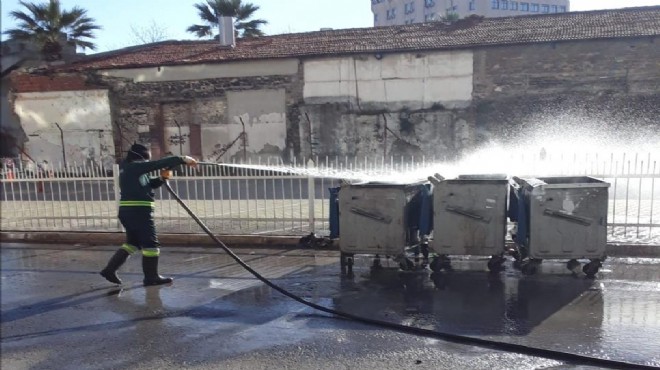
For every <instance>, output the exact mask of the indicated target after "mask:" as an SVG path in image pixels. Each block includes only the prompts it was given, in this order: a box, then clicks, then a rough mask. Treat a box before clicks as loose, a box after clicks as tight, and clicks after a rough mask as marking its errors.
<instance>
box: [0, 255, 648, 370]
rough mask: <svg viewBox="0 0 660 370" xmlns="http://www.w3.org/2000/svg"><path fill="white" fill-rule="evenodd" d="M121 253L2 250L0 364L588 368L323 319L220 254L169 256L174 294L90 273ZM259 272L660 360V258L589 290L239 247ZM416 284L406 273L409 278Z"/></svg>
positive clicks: (337, 302) (126, 275) (451, 322)
mask: <svg viewBox="0 0 660 370" xmlns="http://www.w3.org/2000/svg"><path fill="white" fill-rule="evenodd" d="M114 249H115V247H113V246H87V245H30V244H7V243H3V244H2V247H1V249H0V251H1V257H2V259H1V261H2V265H1V267H2V269H1V279H2V290H1V291H0V294H1V297H0V298H1V301H2V306H1V307H2V312H1V319H2V320H1V324H0V325H1V329H2V330H1V334H0V335H1V336H0V345H1V350H2V358H1V361H2V363H1V364H0V365H1V366H2V368H3V369H63V368H66V369H125V368H130V369H155V368H158V369H182V368H185V369H217V368H230V369H285V368H289V369H386V370H387V369H403V368H405V369H408V368H410V369H440V368H441V369H466V368H469V369H489V370H492V369H531V368H537V369H538V368H580V369H585V368H596V367H590V366H587V365H585V364H581V363H567V362H563V361H558V360H551V359H545V358H541V357H535V356H528V355H524V354H518V353H508V352H502V351H498V350H495V349H490V348H481V347H476V346H470V345H464V344H458V343H450V342H446V341H443V340H439V339H437V338H432V337H421V336H415V335H410V334H404V333H402V332H397V331H392V330H387V329H383V328H380V327H375V326H369V325H364V324H360V323H357V322H352V321H348V320H343V319H337V318H333V317H330V316H329V315H327V314H325V313H319V312H316V311H314V310H312V309H311V308H308V307H306V306H303V305H301V304H299V303H297V302H294V301H292V300H290V299H289V298H287V297H284V296H283V295H281V294H279V293H277V292H275V291H273V290H272V289H271V288H268V287H267V286H265V285H263V284H262V283H260V282H259V281H258V280H256V279H254V278H253V277H251V276H250V275H249V274H248V273H247V272H246V271H245V270H243V269H242V268H241V267H240V266H238V265H236V264H235V263H234V262H233V261H232V260H230V259H229V257H228V256H227V255H226V254H225V253H224V252H223V251H221V250H218V249H213V248H208V249H201V248H191V247H173V248H164V249H163V254H162V257H161V273H165V274H171V275H172V276H173V277H174V278H175V282H174V284H173V285H171V286H163V287H149V288H144V287H142V286H141V279H142V274H141V268H140V263H139V258H132V259H130V260H129V261H128V262H127V264H126V265H125V266H124V268H122V270H121V274H120V275H121V277H122V278H123V279H124V281H125V284H124V286H122V287H121V288H119V287H116V286H113V285H111V284H109V283H107V282H105V281H104V280H103V279H102V278H101V277H100V276H99V275H98V274H97V271H98V270H99V269H100V268H101V267H102V265H103V264H104V263H105V261H106V260H107V259H108V258H109V257H110V255H111V254H112V252H113V251H114ZM237 251H238V252H239V254H240V256H241V257H242V258H244V259H245V260H246V261H247V262H248V263H249V264H250V265H251V266H252V267H253V268H254V269H256V270H258V271H260V272H262V273H263V274H264V275H265V276H267V277H268V278H270V279H272V280H273V281H274V282H276V283H277V284H279V285H281V286H283V287H284V288H286V289H288V290H290V291H291V292H293V293H295V294H298V295H300V296H302V297H304V298H305V299H307V300H310V301H312V302H315V303H318V304H321V305H324V306H327V307H332V308H335V309H340V310H344V311H347V312H350V313H354V314H358V315H362V316H367V317H371V318H377V319H382V320H388V321H391V322H396V323H401V324H405V325H411V326H418V327H423V328H428V329H434V330H440V331H446V332H450V333H454V334H460V335H468V336H473V337H479V338H486V339H491V340H495V341H502V342H510V343H521V344H525V345H527V346H532V347H539V348H547V349H554V350H559V351H566V352H571V353H578V354H583V355H588V356H595V357H603V358H610V359H615V360H620V361H627V362H630V363H638V364H647V365H655V366H660V353H659V352H658V351H657V348H658V338H660V283H658V281H660V268H659V267H660V260H657V259H656V260H648V259H647V260H644V259H610V260H608V261H607V262H606V264H605V266H604V267H603V269H602V270H601V272H600V273H599V274H598V276H597V278H596V279H595V280H589V279H585V278H584V276H573V275H571V274H570V273H569V272H568V271H567V270H566V269H565V267H564V263H559V262H552V261H545V262H544V263H543V265H542V271H541V272H540V273H539V274H537V275H534V276H521V275H520V274H519V272H518V271H516V270H514V269H511V268H510V266H509V265H508V264H507V267H508V268H507V270H506V271H505V272H502V273H501V274H498V275H489V274H488V273H486V271H485V270H486V261H485V260H481V259H469V260H457V261H454V268H455V271H454V272H453V273H451V274H447V275H445V276H444V277H443V278H442V279H440V280H438V281H436V283H437V284H434V283H433V282H432V281H431V280H430V279H427V276H426V275H424V274H421V275H415V276H420V280H419V281H420V282H421V285H415V286H416V288H415V289H410V288H409V287H410V286H412V285H411V284H409V283H407V282H408V281H409V280H407V279H405V278H404V279H403V280H402V278H401V276H400V275H399V273H398V272H397V271H396V270H395V269H390V268H388V267H389V266H393V265H395V264H388V263H385V264H384V265H385V267H386V269H385V270H382V271H380V272H378V273H374V274H371V273H370V269H369V266H370V263H371V261H370V259H369V258H366V257H360V258H358V259H357V264H356V266H355V272H356V276H355V277H354V278H353V279H349V278H345V277H344V278H342V277H341V276H340V273H339V259H338V253H337V252H334V251H315V250H283V249H260V248H257V247H254V248H242V249H240V250H237ZM406 276H408V275H406Z"/></svg>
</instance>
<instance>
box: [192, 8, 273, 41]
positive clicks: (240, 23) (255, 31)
mask: <svg viewBox="0 0 660 370" xmlns="http://www.w3.org/2000/svg"><path fill="white" fill-rule="evenodd" d="M195 8H197V10H198V11H199V17H200V18H201V19H202V21H204V22H205V23H206V25H198V24H195V25H192V26H190V27H188V29H187V31H188V32H191V33H194V34H195V35H196V36H197V37H200V38H201V37H207V36H213V35H214V33H215V32H214V30H217V29H218V24H219V18H220V17H223V16H224V17H233V18H234V28H235V29H236V34H237V35H238V36H241V37H256V36H263V35H264V32H263V31H261V30H260V29H259V27H261V26H262V25H264V24H267V23H268V22H267V21H265V20H263V19H252V20H248V19H249V18H251V17H252V16H253V15H254V13H255V12H256V11H257V10H259V7H258V6H256V5H254V4H251V3H243V2H242V1H241V0H206V2H205V3H198V4H195ZM216 37H217V36H216Z"/></svg>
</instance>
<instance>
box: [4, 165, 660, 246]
mask: <svg viewBox="0 0 660 370" xmlns="http://www.w3.org/2000/svg"><path fill="white" fill-rule="evenodd" d="M658 155H660V153H659V154H655V153H654V154H651V153H646V154H644V155H641V154H632V155H630V154H625V153H621V154H616V155H615V154H612V155H608V156H604V157H603V156H600V157H599V156H598V155H588V154H581V155H562V156H561V158H552V157H551V156H547V157H545V158H539V157H535V156H532V155H527V157H526V155H525V154H512V155H511V156H510V157H509V158H504V159H498V160H499V161H500V162H503V163H500V166H499V167H498V166H493V165H489V164H488V163H489V161H491V162H492V158H486V157H483V156H482V157H479V156H474V157H471V158H469V159H467V160H463V161H461V162H460V163H449V162H447V161H442V162H438V161H436V160H435V159H433V158H430V159H429V158H403V159H402V158H396V159H395V158H387V160H384V159H383V158H378V159H375V160H374V159H364V158H362V159H351V160H348V159H346V158H341V159H338V158H334V159H323V160H319V159H316V160H315V161H313V162H311V163H309V162H308V163H305V164H298V163H292V164H290V165H283V164H282V163H278V162H275V161H273V162H272V163H270V162H267V161H266V162H261V163H248V164H245V165H238V164H232V165H229V166H223V167H213V166H200V167H199V168H198V169H196V170H190V169H186V168H182V169H179V170H178V171H179V173H177V175H176V176H175V178H174V179H173V180H171V181H170V184H171V185H172V187H173V188H174V189H175V191H177V193H178V194H179V195H180V196H181V197H182V198H183V199H184V201H186V203H187V204H188V205H189V206H190V208H191V209H192V210H193V211H194V212H195V213H196V214H198V215H199V217H200V218H201V219H202V220H203V221H204V222H205V223H206V224H207V225H208V226H209V227H210V228H211V230H214V231H215V232H217V233H219V234H272V235H303V234H307V233H309V232H317V233H319V234H321V235H323V234H327V233H328V229H329V224H328V214H329V208H328V207H329V199H328V198H329V191H328V188H331V187H336V186H338V185H339V182H340V181H341V179H353V180H354V179H358V178H362V179H364V180H373V179H381V180H383V181H404V182H405V181H408V180H413V179H414V178H415V177H419V178H421V179H423V178H425V177H426V176H428V175H430V174H433V173H440V174H442V175H443V176H445V177H452V176H454V175H457V174H461V173H464V174H465V173H477V172H478V173H485V172H490V173H495V172H500V173H509V174H513V175H517V176H526V175H527V176H532V175H537V176H552V175H557V176H568V175H572V176H574V175H588V176H592V177H596V178H600V179H604V180H605V181H608V182H609V183H610V184H611V187H610V203H609V210H608V212H609V214H608V221H609V223H608V225H609V234H608V237H609V241H610V242H624V243H644V244H656V245H660V166H658V162H659V158H657V156H658ZM438 163H439V164H438ZM34 168H37V167H35V166H31V167H29V168H20V167H18V168H14V167H12V166H7V165H5V166H3V168H2V174H1V175H0V192H1V193H0V202H1V206H2V208H1V216H2V217H1V221H2V222H1V227H2V230H3V231H46V230H51V231H53V230H58V231H119V230H121V226H120V225H119V223H118V221H117V218H116V213H117V204H118V196H119V189H118V181H117V177H116V175H117V173H118V171H117V167H116V166H115V167H114V168H103V167H89V166H76V165H75V164H74V165H72V166H70V167H69V168H67V169H65V168H64V167H62V166H55V167H52V166H51V167H49V168H39V169H38V170H34ZM506 168H511V170H507V171H498V169H506ZM156 193H157V199H158V201H157V207H156V220H157V226H158V228H159V231H161V232H177V233H198V232H201V230H200V228H199V227H198V226H197V225H196V224H195V223H194V221H193V220H192V219H190V218H189V217H188V215H187V214H186V213H185V212H184V211H183V209H181V207H179V205H178V204H176V202H175V201H174V200H173V199H172V198H171V197H170V195H169V194H168V193H167V191H166V189H164V188H161V189H158V190H157V191H156Z"/></svg>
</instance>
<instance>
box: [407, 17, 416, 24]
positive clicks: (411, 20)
mask: <svg viewBox="0 0 660 370" xmlns="http://www.w3.org/2000/svg"><path fill="white" fill-rule="evenodd" d="M405 23H406V24H413V23H415V18H413V19H406V21H405Z"/></svg>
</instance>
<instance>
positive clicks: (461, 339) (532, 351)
mask: <svg viewBox="0 0 660 370" xmlns="http://www.w3.org/2000/svg"><path fill="white" fill-rule="evenodd" d="M165 186H166V188H167V191H168V192H169V193H170V194H171V195H172V197H174V199H175V200H176V201H177V202H178V203H179V204H180V205H181V207H183V209H185V210H186V212H187V213H188V214H189V215H190V217H192V218H193V219H194V220H195V222H197V224H198V225H199V226H200V227H201V228H202V230H204V232H205V233H206V234H207V235H208V236H209V237H210V238H211V239H213V241H215V242H216V244H217V245H218V246H219V247H220V248H222V249H223V250H224V251H225V252H227V254H228V255H229V256H230V257H231V258H233V259H234V261H236V263H238V264H239V265H241V266H242V267H243V268H244V269H246V270H247V271H249V272H250V273H251V274H252V275H254V277H256V278H257V279H259V280H260V281H261V282H263V283H264V284H266V285H267V286H269V287H271V288H272V289H274V290H276V291H278V292H280V293H282V294H283V295H285V296H287V297H289V298H291V299H293V300H295V301H297V302H300V303H302V304H304V305H306V306H308V307H311V308H313V309H315V310H319V311H321V312H325V313H329V314H331V315H335V316H338V317H342V318H345V319H349V320H354V321H357V322H361V323H364V324H369V325H375V326H379V327H383V328H388V329H393V330H397V331H399V332H403V333H409V334H415V335H422V336H427V337H433V338H439V339H442V340H445V341H449V342H454V343H460V344H470V345H476V346H480V347H485V348H491V349H495V350H500V351H507V352H515V353H520V354H523V355H529V356H538V357H544V358H548V359H553V360H558V361H565V362H571V363H578V364H583V365H593V366H602V367H607V368H614V369H630V368H638V369H657V368H656V367H653V366H647V365H641V364H633V363H628V362H623V361H616V360H610V359H603V358H598V357H591V356H585V355H579V354H575V353H568V352H561V351H555V350H550V349H544V348H535V347H528V346H525V345H521V344H514V343H505V342H497V341H492V340H487V339H480V338H474V337H467V336H463V335H456V334H451V333H444V332H439V331H435V330H430V329H423V328H417V327H413V326H407V325H401V324H396V323H393V322H388V321H382V320H376V319H370V318H367V317H361V316H357V315H353V314H351V313H348V312H342V311H337V310H334V309H331V308H328V307H324V306H320V305H318V304H316V303H313V302H309V301H306V300H305V299H303V298H301V297H299V296H297V295H295V294H293V293H291V292H289V291H287V290H285V289H284V288H282V287H280V286H278V285H276V284H275V283H273V282H271V281H270V280H268V279H266V278H265V277H263V276H262V275H261V274H259V273H258V272H257V271H255V270H254V269H252V267H250V266H249V265H248V264H247V263H245V262H244V261H243V260H242V259H241V258H240V257H238V256H237V255H236V254H235V253H234V252H233V251H232V250H231V249H229V247H227V245H226V244H225V243H223V242H222V240H220V239H218V237H217V236H215V235H214V234H213V232H211V230H209V228H208V227H207V226H206V225H205V224H204V222H202V221H201V220H200V219H199V217H197V215H195V213H194V212H193V211H191V210H190V208H189V207H188V206H187V205H186V204H185V203H184V202H183V200H181V198H180V197H179V195H178V194H177V193H176V192H175V191H174V189H172V187H171V186H170V184H169V183H168V182H165Z"/></svg>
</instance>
